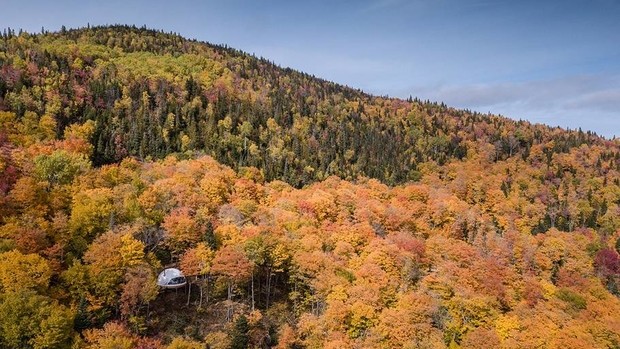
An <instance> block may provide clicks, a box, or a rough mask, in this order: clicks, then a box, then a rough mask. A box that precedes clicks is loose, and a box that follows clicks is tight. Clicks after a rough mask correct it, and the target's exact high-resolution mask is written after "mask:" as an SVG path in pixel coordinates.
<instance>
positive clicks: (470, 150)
mask: <svg viewBox="0 0 620 349" xmlns="http://www.w3.org/2000/svg"><path fill="white" fill-rule="evenodd" d="M619 252H620V141H618V140H617V139H614V140H609V139H605V138H602V137H599V136H597V135H596V134H593V133H591V132H582V131H581V130H577V131H571V130H564V129H561V128H551V127H548V126H544V125H534V124H531V123H528V122H525V121H518V122H517V121H513V120H510V119H508V118H504V117H501V116H496V115H491V114H480V113H476V112H471V111H466V110H457V109H454V108H450V107H448V106H446V105H444V104H443V103H431V102H428V101H426V102H424V101H420V100H417V99H414V98H409V99H408V100H401V99H396V98H389V97H380V96H372V95H369V94H366V93H364V92H362V91H360V90H355V89H352V88H349V87H346V86H342V85H338V84H336V83H332V82H329V81H325V80H322V79H318V78H315V77H313V76H311V75H308V74H304V73H301V72H297V71H294V70H291V69H285V68H281V67H278V66H277V65H275V64H273V63H272V62H269V61H268V60H266V59H263V58H257V57H255V56H253V55H249V54H246V53H244V52H241V51H238V50H234V49H231V48H228V47H225V46H217V45H211V44H208V43H203V42H197V41H194V40H188V39H184V38H182V37H180V36H178V35H176V34H172V33H164V32H161V31H153V30H148V29H146V28H136V27H129V26H106V27H88V28H82V29H76V30H67V29H65V28H64V27H63V28H62V29H61V30H60V31H59V32H54V33H50V32H47V31H45V30H42V31H41V33H39V34H31V33H26V32H21V31H20V32H18V33H16V32H15V31H14V30H12V29H6V30H4V32H3V34H2V36H1V37H0V265H1V267H0V311H1V312H2V314H3V316H2V317H1V318H0V347H5V348H93V349H94V348H102V349H112V348H114V349H116V348H127V349H130V348H136V349H137V348H140V349H146V348H153V349H156V348H159V349H161V348H167V349H181V348H188V349H192V348H269V347H276V348H369V347H377V348H400V347H403V348H620V316H619V314H620V255H619ZM170 266H175V267H177V268H179V269H181V270H182V271H183V272H184V273H185V275H186V276H187V278H188V280H189V284H188V287H185V288H183V289H180V290H176V291H174V290H164V289H159V288H158V286H157V284H156V277H157V274H158V273H159V272H160V271H161V270H162V269H163V268H165V267H170Z"/></svg>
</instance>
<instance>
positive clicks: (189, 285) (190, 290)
mask: <svg viewBox="0 0 620 349" xmlns="http://www.w3.org/2000/svg"><path fill="white" fill-rule="evenodd" d="M187 286H188V287H189V289H188V290H187V305H189V300H190V298H191V297H192V283H191V282H188V283H187Z"/></svg>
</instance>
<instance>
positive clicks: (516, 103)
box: [399, 75, 620, 137]
mask: <svg viewBox="0 0 620 349" xmlns="http://www.w3.org/2000/svg"><path fill="white" fill-rule="evenodd" d="M409 91H410V93H411V94H412V95H415V96H418V97H420V98H422V99H429V100H432V101H442V102H445V103H447V104H448V105H451V106H455V107H460V108H467V109H471V110H477V111H481V112H487V111H490V112H492V113H500V114H503V115H506V116H508V117H512V118H525V119H529V120H532V121H534V122H544V123H549V124H551V125H559V126H564V127H570V128H578V127H583V124H584V120H588V125H589V127H588V128H590V129H592V130H593V131H595V132H597V133H599V134H602V135H605V136H607V137H613V136H620V76H602V75H578V76H569V77H563V78H555V79H546V80H532V81H522V82H512V83H487V84H472V85H438V86H435V87H431V88H429V87H412V88H411V89H409ZM399 94H400V95H406V94H405V93H402V92H401V93H399Z"/></svg>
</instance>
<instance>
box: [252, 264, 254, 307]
mask: <svg viewBox="0 0 620 349" xmlns="http://www.w3.org/2000/svg"><path fill="white" fill-rule="evenodd" d="M252 311H254V270H252Z"/></svg>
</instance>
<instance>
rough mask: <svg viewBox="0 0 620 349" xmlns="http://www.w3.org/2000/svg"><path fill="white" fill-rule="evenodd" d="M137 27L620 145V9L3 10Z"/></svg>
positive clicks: (552, 5)
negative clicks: (613, 139) (593, 134)
mask: <svg viewBox="0 0 620 349" xmlns="http://www.w3.org/2000/svg"><path fill="white" fill-rule="evenodd" d="M87 23H90V24H91V25H95V24H113V23H122V24H135V25H138V26H141V25H147V26H148V27H151V28H156V29H164V30H165V31H174V32H177V33H180V34H182V35H184V36H186V37H190V38H196V39H199V40H204V41H209V42H212V43H224V44H227V45H229V46H231V47H235V48H238V49H242V50H244V51H247V52H250V53H255V54H256V55H258V56H263V57H265V58H268V59H270V60H272V61H274V62H276V63H277V64H280V65H282V66H288V67H292V68H295V69H299V70H302V71H305V72H308V73H310V74H314V75H316V76H319V77H322V78H326V79H329V80H333V81H336V82H339V83H342V84H346V85H349V86H352V87H356V88H361V89H363V90H365V91H367V92H371V93H374V94H379V95H390V96H395V97H408V96H409V95H412V96H414V97H416V96H417V97H419V98H421V99H430V100H432V101H443V102H445V103H446V104H448V105H450V106H455V107H460V108H468V109H472V110H477V111H480V112H487V111H490V112H493V113H497V114H502V115H504V116H508V117H511V118H513V119H526V120H530V121H534V122H542V123H546V124H549V125H552V126H555V125H560V126H564V127H570V128H577V127H581V128H582V129H584V130H593V131H595V132H597V133H599V134H602V135H605V136H607V137H612V136H614V135H615V136H620V0H587V1H586V0H564V1H544V0H540V1H530V0H519V1H513V0H509V1H505V0H496V1H491V0H410V1H404V0H360V1H346V0H343V1H337V0H332V1H279V0H262V1H256V0H255V1H251V0H246V1H242V0H228V1H207V0H205V1H182V0H179V1H174V2H171V1H159V0H151V1H146V0H142V1H128V0H124V1H120V0H109V1H105V2H99V1H97V2H95V1H86V0H81V1H77V0H57V1H28V0H19V1H15V0H3V1H2V3H1V4H0V27H7V26H9V27H11V28H23V29H25V30H28V31H34V32H38V31H40V29H41V27H42V26H44V27H45V28H46V29H48V30H57V29H59V28H60V26H61V25H63V24H64V25H65V26H67V27H79V26H85V25H86V24H87Z"/></svg>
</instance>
